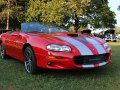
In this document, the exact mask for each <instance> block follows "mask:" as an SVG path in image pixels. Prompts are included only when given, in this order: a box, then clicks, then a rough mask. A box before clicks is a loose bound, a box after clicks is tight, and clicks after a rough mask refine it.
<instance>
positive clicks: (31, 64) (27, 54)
mask: <svg viewBox="0 0 120 90" xmlns="http://www.w3.org/2000/svg"><path fill="white" fill-rule="evenodd" d="M24 65H25V70H26V71H27V73H30V74H36V73H37V69H38V67H37V64H36V58H35V55H34V52H33V50H32V48H31V47H26V48H25V50H24Z"/></svg>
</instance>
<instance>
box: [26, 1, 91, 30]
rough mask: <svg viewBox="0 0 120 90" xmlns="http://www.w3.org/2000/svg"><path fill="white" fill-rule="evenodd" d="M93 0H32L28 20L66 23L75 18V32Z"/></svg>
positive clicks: (57, 23)
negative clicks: (81, 17)
mask: <svg viewBox="0 0 120 90" xmlns="http://www.w3.org/2000/svg"><path fill="white" fill-rule="evenodd" d="M90 1H91V0H35V1H34V0H30V2H29V8H28V10H27V14H26V17H27V21H33V20H37V21H42V22H47V23H53V24H56V25H65V24H66V23H68V22H69V21H70V19H73V20H74V26H75V32H77V31H78V28H79V23H78V22H79V17H80V16H81V15H82V14H83V11H84V10H85V9H86V6H87V5H89V2H90Z"/></svg>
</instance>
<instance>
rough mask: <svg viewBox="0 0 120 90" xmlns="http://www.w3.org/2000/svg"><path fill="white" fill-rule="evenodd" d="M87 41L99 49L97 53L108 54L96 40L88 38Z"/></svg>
mask: <svg viewBox="0 0 120 90" xmlns="http://www.w3.org/2000/svg"><path fill="white" fill-rule="evenodd" d="M86 40H87V41H88V42H90V43H91V44H93V46H94V47H95V48H96V49H97V51H98V53H99V54H103V53H106V51H105V50H104V48H103V47H102V46H101V45H100V43H99V42H97V41H96V40H94V39H91V38H88V37H86Z"/></svg>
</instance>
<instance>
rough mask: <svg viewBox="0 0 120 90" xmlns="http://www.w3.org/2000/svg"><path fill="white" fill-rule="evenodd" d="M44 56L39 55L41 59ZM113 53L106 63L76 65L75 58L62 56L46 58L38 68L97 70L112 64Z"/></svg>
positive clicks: (40, 62)
mask: <svg viewBox="0 0 120 90" xmlns="http://www.w3.org/2000/svg"><path fill="white" fill-rule="evenodd" d="M42 56H43V55H41V56H40V55H38V59H40V58H41V57H42ZM110 60H111V53H109V54H108V58H107V59H106V60H105V61H101V62H99V63H90V64H76V63H75V60H74V56H72V55H66V57H62V56H55V55H54V56H44V57H43V58H41V60H37V66H38V67H42V68H46V69H82V68H83V69H84V68H97V67H101V66H104V65H106V64H108V63H110Z"/></svg>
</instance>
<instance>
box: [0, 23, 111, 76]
mask: <svg viewBox="0 0 120 90" xmlns="http://www.w3.org/2000/svg"><path fill="white" fill-rule="evenodd" d="M0 43H1V57H2V58H3V59H5V58H7V56H11V57H13V58H15V59H17V60H20V61H22V62H24V65H25V69H26V71H27V72H28V73H32V74H33V73H36V71H37V70H38V67H39V69H41V68H45V69H81V68H96V67H101V66H103V65H106V64H108V63H109V62H110V59H111V48H110V47H109V46H108V45H107V43H106V42H105V41H104V40H102V39H100V38H97V37H94V36H92V35H90V34H85V35H84V34H81V33H72V32H67V31H66V30H63V29H60V28H56V27H50V26H47V25H44V24H40V23H37V22H27V23H22V24H21V30H20V31H8V32H6V33H3V34H1V36H0Z"/></svg>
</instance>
